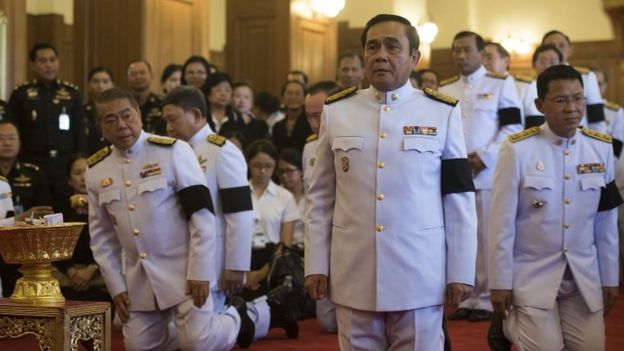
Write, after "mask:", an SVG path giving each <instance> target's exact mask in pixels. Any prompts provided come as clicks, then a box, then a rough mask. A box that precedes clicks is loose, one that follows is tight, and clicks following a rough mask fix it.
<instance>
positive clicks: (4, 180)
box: [0, 175, 9, 183]
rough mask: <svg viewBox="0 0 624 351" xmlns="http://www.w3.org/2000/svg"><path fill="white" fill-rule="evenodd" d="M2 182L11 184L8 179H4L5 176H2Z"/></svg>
mask: <svg viewBox="0 0 624 351" xmlns="http://www.w3.org/2000/svg"><path fill="white" fill-rule="evenodd" d="M0 180H1V181H3V182H7V183H8V182H9V180H8V179H6V178H5V177H3V176H1V175H0Z"/></svg>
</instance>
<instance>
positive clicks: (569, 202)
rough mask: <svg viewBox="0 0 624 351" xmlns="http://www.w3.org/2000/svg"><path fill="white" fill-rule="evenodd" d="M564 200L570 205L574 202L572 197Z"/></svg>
mask: <svg viewBox="0 0 624 351" xmlns="http://www.w3.org/2000/svg"><path fill="white" fill-rule="evenodd" d="M564 202H565V204H566V205H569V204H571V203H572V200H570V199H565V201H564Z"/></svg>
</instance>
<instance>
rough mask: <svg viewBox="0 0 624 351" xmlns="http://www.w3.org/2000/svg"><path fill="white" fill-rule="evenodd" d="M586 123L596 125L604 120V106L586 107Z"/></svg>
mask: <svg viewBox="0 0 624 351" xmlns="http://www.w3.org/2000/svg"><path fill="white" fill-rule="evenodd" d="M586 114H587V122H589V123H597V122H602V121H604V120H605V115H604V105H603V104H591V105H587V112H586Z"/></svg>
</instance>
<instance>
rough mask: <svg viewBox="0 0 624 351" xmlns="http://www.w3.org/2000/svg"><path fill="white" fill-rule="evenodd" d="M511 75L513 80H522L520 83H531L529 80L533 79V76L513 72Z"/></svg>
mask: <svg viewBox="0 0 624 351" xmlns="http://www.w3.org/2000/svg"><path fill="white" fill-rule="evenodd" d="M513 77H514V79H515V80H517V81H519V82H522V83H527V84H531V82H533V80H535V77H533V76H528V75H524V74H514V76H513Z"/></svg>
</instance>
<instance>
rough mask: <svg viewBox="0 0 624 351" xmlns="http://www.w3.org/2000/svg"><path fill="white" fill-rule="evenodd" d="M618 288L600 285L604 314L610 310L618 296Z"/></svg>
mask: <svg viewBox="0 0 624 351" xmlns="http://www.w3.org/2000/svg"><path fill="white" fill-rule="evenodd" d="M618 290H619V288H618V287H617V286H604V287H602V305H603V311H604V315H605V316H606V315H607V313H609V311H611V308H613V305H615V301H616V300H617V297H618Z"/></svg>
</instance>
